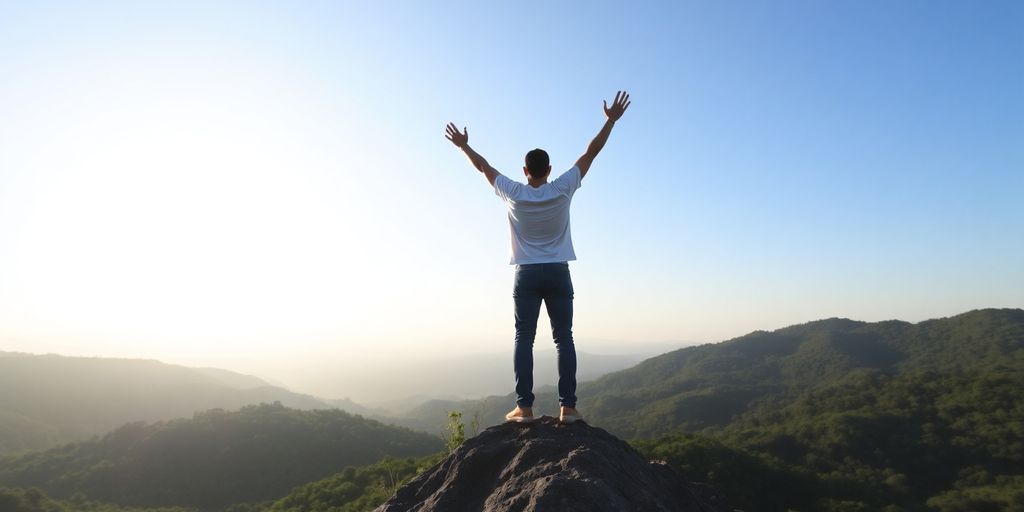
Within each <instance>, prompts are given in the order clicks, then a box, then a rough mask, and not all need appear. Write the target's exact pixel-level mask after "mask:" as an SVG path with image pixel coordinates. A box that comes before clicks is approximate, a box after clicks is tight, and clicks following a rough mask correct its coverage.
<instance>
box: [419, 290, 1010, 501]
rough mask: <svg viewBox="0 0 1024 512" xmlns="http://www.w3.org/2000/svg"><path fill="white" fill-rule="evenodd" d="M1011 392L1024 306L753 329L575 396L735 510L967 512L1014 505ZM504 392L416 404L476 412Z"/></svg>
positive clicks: (488, 409) (498, 403)
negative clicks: (916, 319)
mask: <svg viewBox="0 0 1024 512" xmlns="http://www.w3.org/2000/svg"><path fill="white" fill-rule="evenodd" d="M1021 390H1024V311H1022V310H1020V309H984V310H976V311H971V312H968V313H964V314H960V315H957V316H953V317H949V318H943V319H937V320H929V321H925V322H920V323H916V324H911V323H907V322H900V321H886V322H875V323H866V322H857V321H852V320H845V319H827V320H820V321H815V322H809V323H806V324H800V325H794V326H790V327H786V328H783V329H779V330H776V331H772V332H765V331H758V332H753V333H750V334H748V335H746V336H742V337H739V338H736V339H733V340H729V341H725V342H722V343H717V344H711V345H703V346H698V347H689V348H684V349H681V350H677V351H674V352H670V353H667V354H664V355H661V356H658V357H654V358H651V359H648V360H646V361H644V362H643V363H641V364H639V365H637V366H635V367H633V368H630V369H628V370H624V371H620V372H616V373H614V374H610V375H607V376H604V377H602V378H600V379H598V380H596V381H594V382H591V383H585V384H581V385H580V387H579V391H578V395H579V397H580V401H579V404H580V407H581V409H582V411H583V413H584V414H585V415H586V416H587V418H588V421H589V422H591V423H592V424H594V425H597V426H599V427H602V428H605V429H607V430H609V431H611V432H613V433H615V434H616V435H619V436H620V437H625V438H632V439H635V440H638V441H637V444H638V446H642V447H643V448H644V451H645V452H646V453H647V454H648V455H649V456H651V457H652V458H658V459H664V460H668V461H669V462H670V463H671V464H673V465H674V466H676V467H678V468H679V469H681V470H682V471H683V473H684V474H686V475H687V476H688V477H690V478H692V479H694V480H696V481H707V482H710V483H712V484H715V485H717V486H719V487H720V488H722V490H723V491H724V493H725V494H726V495H727V496H729V497H730V499H732V500H735V504H736V505H737V506H739V508H741V509H744V510H817V511H833V510H834V511H847V510H883V509H884V510H892V511H900V510H904V511H912V510H913V511H917V510H920V511H925V510H928V511H934V510H941V511H948V512H969V511H984V510H1024V395H1022V393H1021ZM511 404H512V397H511V396H505V397H492V398H490V399H487V400H483V401H476V402H462V403H447V404H431V406H430V407H431V408H432V409H433V410H434V411H436V410H444V409H445V408H453V409H459V410H462V411H464V413H466V414H468V415H470V417H471V416H472V415H473V414H474V413H479V414H480V415H481V416H482V417H483V420H484V424H488V423H493V422H496V421H500V420H499V418H500V415H501V414H502V413H503V412H504V411H505V410H507V409H508V408H509V407H510V406H511ZM556 407H557V399H556V397H555V395H554V393H553V392H552V390H551V389H550V388H549V389H547V390H543V391H541V392H538V393H537V402H536V407H535V410H536V411H537V412H539V413H542V414H550V413H551V412H552V411H554V410H557V409H556ZM423 410H424V411H426V410H427V409H423ZM427 417H428V415H427V414H424V415H423V418H421V419H420V421H422V422H427V421H433V422H434V423H438V424H439V423H440V421H441V419H440V418H437V419H433V420H428V419H427ZM694 434H696V435H694ZM639 439H646V441H639ZM1014 507H1016V508H1014Z"/></svg>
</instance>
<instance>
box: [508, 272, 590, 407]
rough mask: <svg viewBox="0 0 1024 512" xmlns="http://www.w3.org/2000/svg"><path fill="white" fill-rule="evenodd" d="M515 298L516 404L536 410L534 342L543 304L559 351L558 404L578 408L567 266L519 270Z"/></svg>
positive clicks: (570, 296)
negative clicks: (534, 401) (542, 303)
mask: <svg viewBox="0 0 1024 512" xmlns="http://www.w3.org/2000/svg"><path fill="white" fill-rule="evenodd" d="M512 298H513V299H515V304H516V345H515V356H514V364H513V367H514V369H515V374H516V404H517V405H519V406H520V407H533V399H534V395H533V340H534V338H535V337H536V336H537V317H538V316H539V315H540V303H541V301H543V302H544V305H545V306H547V308H548V318H550V319H551V336H552V337H553V338H554V340H555V348H556V349H557V351H558V403H559V404H561V405H562V406H563V407H576V346H575V345H573V342H572V298H573V292H572V278H570V277H569V264H568V263H564V262H563V263H536V264H532V265H518V266H516V278H515V286H514V287H513V290H512Z"/></svg>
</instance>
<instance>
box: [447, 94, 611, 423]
mask: <svg viewBox="0 0 1024 512" xmlns="http://www.w3.org/2000/svg"><path fill="white" fill-rule="evenodd" d="M629 103H630V102H629V94H627V93H626V92H625V91H619V92H618V93H616V94H615V100H614V101H613V102H612V106H611V107H609V106H608V102H607V101H605V102H604V114H605V117H606V118H607V119H606V120H605V123H604V126H602V127H601V131H599V132H598V133H597V136H596V137H594V140H593V141H591V142H590V146H588V147H587V151H586V153H583V156H581V157H580V158H579V159H578V160H576V165H574V166H573V167H572V168H571V169H569V170H568V171H566V172H564V173H562V175H561V176H559V177H558V178H555V180H554V181H552V182H550V183H549V182H548V176H549V175H550V174H551V165H550V161H549V159H548V154H547V153H546V152H545V151H544V150H543V149H534V150H532V151H530V152H528V153H526V165H525V166H524V167H523V174H525V175H526V181H527V183H526V185H524V184H522V183H519V182H516V181H512V180H511V179H509V178H507V177H505V176H504V175H502V174H501V173H499V172H498V171H497V170H496V169H495V168H494V167H491V165H490V164H488V163H487V159H485V158H484V157H482V156H480V154H479V153H477V152H476V151H474V150H473V148H471V147H469V131H468V130H467V129H466V128H465V127H464V128H463V129H462V132H459V129H458V128H457V127H456V126H455V123H449V124H448V126H447V128H446V130H445V132H446V133H445V137H446V138H447V139H448V140H450V141H451V142H452V144H455V146H456V147H458V148H459V149H461V150H462V152H463V153H465V154H466V156H467V157H469V161H470V163H472V164H473V167H476V169H477V170H478V171H480V172H481V173H483V175H484V176H485V177H486V178H487V182H488V183H490V184H491V186H492V187H494V193H495V194H497V195H498V197H500V198H501V199H502V200H503V201H505V204H506V205H508V223H509V227H510V229H511V232H512V261H511V264H513V265H516V274H515V285H514V288H513V290H512V297H513V298H514V300H515V317H516V339H515V357H514V369H515V376H516V408H515V409H513V410H512V411H511V412H509V413H508V414H507V415H505V418H506V419H507V420H508V421H513V422H522V423H527V422H531V421H533V420H534V415H533V400H534V395H533V340H534V337H535V336H536V334H537V317H538V316H539V315H540V305H541V302H542V301H543V302H544V304H545V305H546V306H547V310H548V317H549V318H550V319H551V334H552V336H553V337H554V340H555V347H556V349H557V352H558V402H559V405H561V411H560V413H559V419H560V421H562V422H563V423H572V422H574V421H578V420H582V419H583V417H582V416H581V415H580V413H579V411H577V410H576V347H575V346H574V345H573V341H572V300H573V290H572V279H571V278H570V276H569V262H570V261H572V260H575V259H576V254H575V253H574V252H573V248H572V237H571V235H570V231H569V204H570V202H572V196H573V194H574V193H575V192H576V189H578V188H579V187H580V185H581V182H582V180H583V177H584V176H586V175H587V171H589V170H590V164H592V163H593V162H594V158H595V157H596V156H597V154H598V153H599V152H600V151H601V148H603V147H604V144H605V142H608V136H609V135H610V134H611V133H612V127H614V126H615V122H616V121H618V120H619V118H620V117H622V114H623V113H624V112H625V111H626V108H628V107H629Z"/></svg>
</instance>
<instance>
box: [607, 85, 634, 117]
mask: <svg viewBox="0 0 1024 512" xmlns="http://www.w3.org/2000/svg"><path fill="white" fill-rule="evenodd" d="M627 108H629V93H628V92H626V91H619V92H617V93H615V101H613V102H612V106H611V108H609V107H608V101H605V102H604V115H606V116H608V119H610V120H612V121H618V120H619V118H620V117H622V114H624V113H625V112H626V109H627Z"/></svg>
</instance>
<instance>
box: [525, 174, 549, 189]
mask: <svg viewBox="0 0 1024 512" xmlns="http://www.w3.org/2000/svg"><path fill="white" fill-rule="evenodd" d="M547 182H548V179H547V178H546V177H545V178H541V179H539V180H538V179H536V178H533V177H532V176H531V177H527V178H526V184H527V185H530V186H531V187H533V188H540V186H541V185H543V184H545V183H547Z"/></svg>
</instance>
